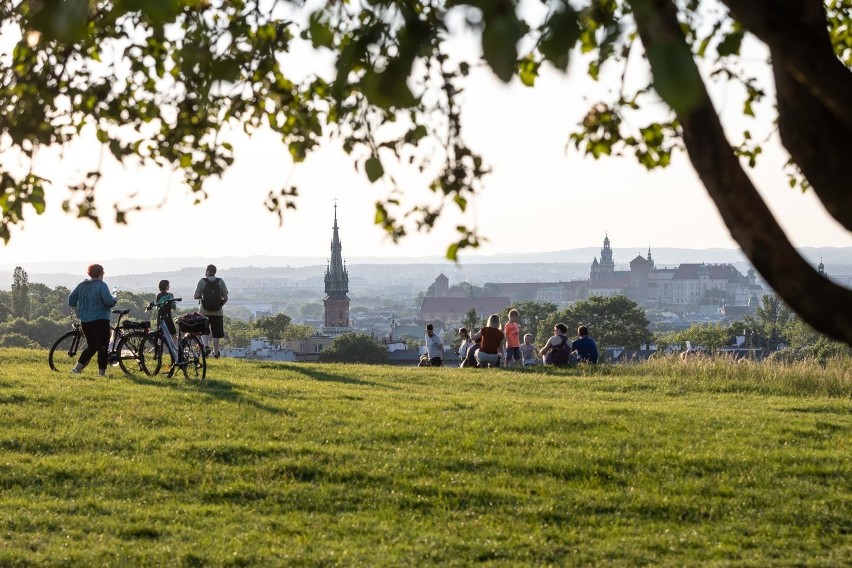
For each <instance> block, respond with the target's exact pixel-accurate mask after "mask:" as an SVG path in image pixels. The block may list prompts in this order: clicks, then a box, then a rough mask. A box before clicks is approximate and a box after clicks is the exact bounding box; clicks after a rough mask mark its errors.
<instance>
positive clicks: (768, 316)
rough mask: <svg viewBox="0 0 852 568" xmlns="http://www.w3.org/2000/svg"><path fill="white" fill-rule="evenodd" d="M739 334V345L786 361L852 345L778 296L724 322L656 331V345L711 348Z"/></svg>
mask: <svg viewBox="0 0 852 568" xmlns="http://www.w3.org/2000/svg"><path fill="white" fill-rule="evenodd" d="M737 337H742V338H743V344H742V345H741V347H744V348H746V349H762V350H765V351H766V352H767V353H772V355H771V356H772V357H773V358H777V359H784V360H789V361H800V360H804V359H816V360H818V361H821V362H825V360H826V359H828V358H831V357H836V356H845V357H849V356H852V348H850V347H849V346H848V345H846V344H844V343H841V342H839V341H834V340H832V339H829V338H828V337H826V336H825V335H823V334H821V333H819V332H817V331H815V330H814V329H813V328H812V327H811V326H809V325H808V324H807V323H805V322H804V321H803V320H802V319H801V318H799V317H798V316H797V315H796V314H795V312H793V311H792V310H791V309H790V308H789V307H788V306H787V305H786V304H785V303H784V302H783V301H781V299H780V298H777V297H774V296H764V297H763V301H762V303H761V305H760V306H758V307H757V308H756V309H755V314H754V316H745V317H744V318H743V319H742V320H739V321H736V322H733V323H731V324H728V325H713V324H696V325H693V326H691V327H689V328H687V329H684V330H681V331H670V332H664V333H658V334H657V337H656V342H657V346H658V347H659V348H662V349H665V348H669V347H676V348H678V349H683V348H684V347H685V346H686V342H687V341H689V342H690V343H691V345H695V346H701V347H704V348H706V349H708V350H710V351H715V350H717V349H720V348H722V347H725V346H726V345H730V344H731V343H733V342H734V341H735V338H737Z"/></svg>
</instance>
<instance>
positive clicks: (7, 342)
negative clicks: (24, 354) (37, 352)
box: [0, 333, 39, 349]
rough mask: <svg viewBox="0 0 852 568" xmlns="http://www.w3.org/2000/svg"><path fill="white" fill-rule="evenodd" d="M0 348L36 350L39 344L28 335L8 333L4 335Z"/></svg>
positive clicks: (0, 340)
mask: <svg viewBox="0 0 852 568" xmlns="http://www.w3.org/2000/svg"><path fill="white" fill-rule="evenodd" d="M0 347H27V348H32V349H35V348H38V347H39V344H38V343H36V342H35V341H33V340H32V339H30V338H29V337H27V336H26V335H21V334H20V333H6V334H3V337H0Z"/></svg>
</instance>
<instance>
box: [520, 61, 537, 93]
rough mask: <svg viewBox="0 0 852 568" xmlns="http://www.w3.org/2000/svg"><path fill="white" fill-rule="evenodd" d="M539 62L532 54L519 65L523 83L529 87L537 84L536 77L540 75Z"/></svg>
mask: <svg viewBox="0 0 852 568" xmlns="http://www.w3.org/2000/svg"><path fill="white" fill-rule="evenodd" d="M538 67H539V63H538V62H536V61H535V60H534V59H533V58H532V56H531V55H528V56H527V57H525V58H524V59H523V60H521V63H520V64H519V65H518V76H519V77H520V78H521V83H523V84H524V85H526V86H527V87H533V86H535V79H536V77H538Z"/></svg>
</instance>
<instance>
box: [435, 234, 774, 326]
mask: <svg viewBox="0 0 852 568" xmlns="http://www.w3.org/2000/svg"><path fill="white" fill-rule="evenodd" d="M629 267H630V268H629V270H616V267H615V259H614V258H613V252H612V247H611V243H610V240H609V235H608V234H607V235H605V236H604V240H603V248H601V252H600V260H598V257H597V256H596V257H595V258H594V260H592V264H591V267H590V269H589V278H588V280H585V279H584V280H570V281H564V282H501V283H489V284H486V285H485V286H484V288H485V290H486V292H487V296H472V297H466V298H460V297H450V295H449V294H447V291H448V281H447V277H446V276H444V275H443V274H441V275H439V276H438V278H436V280H435V294H434V297H426V298H424V299H423V305H422V307H421V311H420V312H421V313H420V317H421V319H422V320H423V321H431V320H434V319H439V320H442V321H456V320H460V319H461V318H462V317H464V314H465V313H467V311H468V310H470V309H471V308H474V309H475V307H474V306H473V302H474V301H476V302H478V303H479V304H482V306H481V307H482V309H483V311H482V312H481V313H496V312H498V311H500V310H501V309H504V308H505V307H507V306H508V305H509V304H510V303H513V302H518V301H524V300H535V301H539V302H552V303H556V304H559V303H562V302H572V301H577V300H583V299H585V298H587V297H590V296H618V295H622V296H627V297H628V298H630V299H632V300H634V301H635V302H636V303H637V304H639V306H641V307H643V308H656V309H662V310H675V311H691V310H697V309H699V308H700V306H702V305H714V306H718V307H720V308H722V307H732V306H755V305H757V302H758V301H759V299H760V298H761V297H762V296H763V294H764V290H763V288H762V287H761V286H760V284H758V283H757V279H756V277H755V273H754V270H753V269H750V270H749V271H748V273H747V274H745V275H743V274H742V273H741V272H740V271H739V270H737V269H736V268H735V267H734V266H733V265H731V264H705V263H686V264H681V265H679V266H677V267H676V268H658V267H657V266H656V265H655V264H654V259H653V257H652V255H651V248H650V247H648V256H647V257H643V256H642V255H641V254H639V255H637V256H636V257H635V258H634V259H633V260H631V261H630V263H629ZM477 313H480V310H479V309H477Z"/></svg>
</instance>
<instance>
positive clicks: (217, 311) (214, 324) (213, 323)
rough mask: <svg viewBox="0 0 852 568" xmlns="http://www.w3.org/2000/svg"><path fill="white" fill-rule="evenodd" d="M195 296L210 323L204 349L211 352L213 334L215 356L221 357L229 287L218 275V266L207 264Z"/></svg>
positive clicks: (202, 312) (205, 336)
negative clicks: (224, 308)
mask: <svg viewBox="0 0 852 568" xmlns="http://www.w3.org/2000/svg"><path fill="white" fill-rule="evenodd" d="M193 298H195V299H196V300H199V303H200V304H201V315H203V316H206V317H207V319H208V321H209V323H210V335H204V336H202V339H203V341H204V350H205V352H206V353H208V354H210V353H211V351H210V344H211V341H210V339H211V337H210V336H211V335H212V339H213V341H212V344H213V350H212V354H213V357H214V358H216V357H219V341H220V340H221V339H222V338H223V337H225V313H224V312H223V311H222V307H223V306H224V305H225V304H226V303H228V287H227V286H225V281H224V280H222V279H221V278H217V277H216V266H215V265H213V264H208V265H207V270H206V271H205V272H204V278H202V279H201V280H199V281H198V285H197V286H196V287H195V294H194V295H193Z"/></svg>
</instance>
